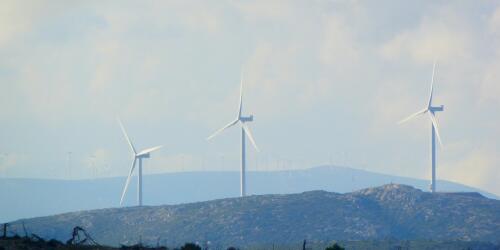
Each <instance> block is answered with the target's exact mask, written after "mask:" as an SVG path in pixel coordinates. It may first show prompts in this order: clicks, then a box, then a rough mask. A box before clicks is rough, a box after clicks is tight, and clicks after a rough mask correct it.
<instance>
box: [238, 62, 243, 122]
mask: <svg viewBox="0 0 500 250" xmlns="http://www.w3.org/2000/svg"><path fill="white" fill-rule="evenodd" d="M241 112H243V70H241V78H240V103H239V107H238V119H239V118H240V117H241Z"/></svg>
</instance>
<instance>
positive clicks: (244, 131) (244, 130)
mask: <svg viewBox="0 0 500 250" xmlns="http://www.w3.org/2000/svg"><path fill="white" fill-rule="evenodd" d="M240 84H241V86H240V102H239V107H238V115H237V116H236V119H235V120H233V121H232V122H230V123H229V124H227V125H226V126H224V127H223V128H221V129H219V130H217V131H216V132H215V133H214V134H212V135H211V136H209V137H208V138H207V140H210V139H212V138H214V137H215V136H217V135H218V134H219V133H221V132H222V131H224V130H226V129H228V128H230V127H232V126H234V125H236V124H239V125H240V127H241V170H240V195H241V197H244V196H245V195H246V145H245V139H246V136H248V139H250V142H251V143H252V145H253V146H254V148H255V149H256V150H257V152H258V151H259V148H258V147H257V144H255V140H254V139H253V136H252V132H250V128H249V127H248V126H247V124H246V123H247V122H252V121H253V115H250V116H243V114H242V111H243V76H242V77H241V83H240Z"/></svg>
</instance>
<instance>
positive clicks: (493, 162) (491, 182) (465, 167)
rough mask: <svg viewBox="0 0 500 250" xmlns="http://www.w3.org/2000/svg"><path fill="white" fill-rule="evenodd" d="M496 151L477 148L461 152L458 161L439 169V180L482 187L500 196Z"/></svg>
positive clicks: (445, 164)
mask: <svg viewBox="0 0 500 250" xmlns="http://www.w3.org/2000/svg"><path fill="white" fill-rule="evenodd" d="M499 163H500V157H498V150H494V149H492V148H478V149H473V150H471V151H468V152H463V154H462V155H461V156H459V157H458V159H455V160H452V161H449V162H446V163H444V164H443V165H442V168H441V169H439V170H438V171H439V172H438V173H439V176H440V177H439V178H440V179H441V178H442V179H447V180H451V181H456V182H459V183H463V184H466V185H470V186H473V187H482V188H484V189H486V190H488V191H490V192H493V193H496V194H500V185H498V183H500V176H499V175H496V174H492V173H497V172H498V170H499V168H500V164H499Z"/></svg>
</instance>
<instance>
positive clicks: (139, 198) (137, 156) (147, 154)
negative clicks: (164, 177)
mask: <svg viewBox="0 0 500 250" xmlns="http://www.w3.org/2000/svg"><path fill="white" fill-rule="evenodd" d="M118 123H119V124H120V127H121V129H122V132H123V135H124V136H125V139H126V140H127V143H128V145H129V147H130V151H131V152H132V155H133V157H134V160H133V161H132V167H130V172H129V174H128V177H127V181H126V182H125V188H123V192H122V197H121V199H120V205H122V204H123V198H124V197H125V194H126V193H127V189H128V184H129V183H130V178H131V177H132V173H133V172H134V169H135V165H136V162H137V161H139V173H138V174H137V203H138V204H139V206H142V160H143V159H147V158H150V153H151V152H153V151H156V150H158V149H160V148H161V147H163V146H156V147H152V148H148V149H144V150H142V151H140V152H139V153H138V152H137V151H136V150H135V147H134V144H132V141H131V140H130V138H129V137H128V135H127V131H126V130H125V127H123V124H122V122H121V121H120V119H118Z"/></svg>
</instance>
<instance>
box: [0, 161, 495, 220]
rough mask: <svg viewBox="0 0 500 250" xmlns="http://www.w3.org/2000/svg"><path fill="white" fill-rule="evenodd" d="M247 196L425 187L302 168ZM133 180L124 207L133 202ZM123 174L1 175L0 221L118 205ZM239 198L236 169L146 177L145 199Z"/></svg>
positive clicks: (254, 181)
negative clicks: (70, 178)
mask: <svg viewBox="0 0 500 250" xmlns="http://www.w3.org/2000/svg"><path fill="white" fill-rule="evenodd" d="M247 176H248V179H247V183H248V193H249V194H290V193H301V192H305V191H312V190H325V191H329V192H338V193H346V192H351V191H353V190H359V189H362V188H368V187H374V186H380V185H383V184H388V183H402V184H407V185H411V186H414V187H417V188H419V189H422V190H428V183H429V182H428V181H427V180H419V179H412V178H405V177H397V176H390V175H383V174H377V173H372V172H368V171H363V170H359V169H352V168H345V167H332V166H323V167H316V168H311V169H305V170H291V171H277V172H249V173H248V174H247ZM135 181H136V179H135V178H134V179H133V180H132V182H131V185H130V187H129V191H128V195H127V197H126V200H125V204H124V205H127V206H130V205H135V204H136V189H135V188H136V184H135ZM124 182H125V177H122V178H118V177H117V178H103V179H95V180H73V181H66V180H40V179H0V201H2V202H1V204H8V205H7V206H3V205H2V207H1V208H0V211H1V212H0V222H5V221H12V220H16V219H21V218H30V217H36V216H46V215H53V214H59V213H64V212H71V211H81V210H89V209H99V208H109V207H118V206H119V200H120V195H121V191H122V188H123V185H124ZM438 190H440V191H450V192H458V191H462V192H479V193H481V194H482V195H484V196H486V197H489V198H495V199H498V197H496V196H495V195H493V194H489V193H487V192H484V191H481V190H478V189H475V188H471V187H467V186H464V185H461V184H458V183H453V182H448V181H438ZM237 196H239V172H184V173H171V174H158V175H148V176H144V203H145V204H147V205H163V204H181V203H188V202H197V201H206V200H213V199H221V198H229V197H237Z"/></svg>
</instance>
